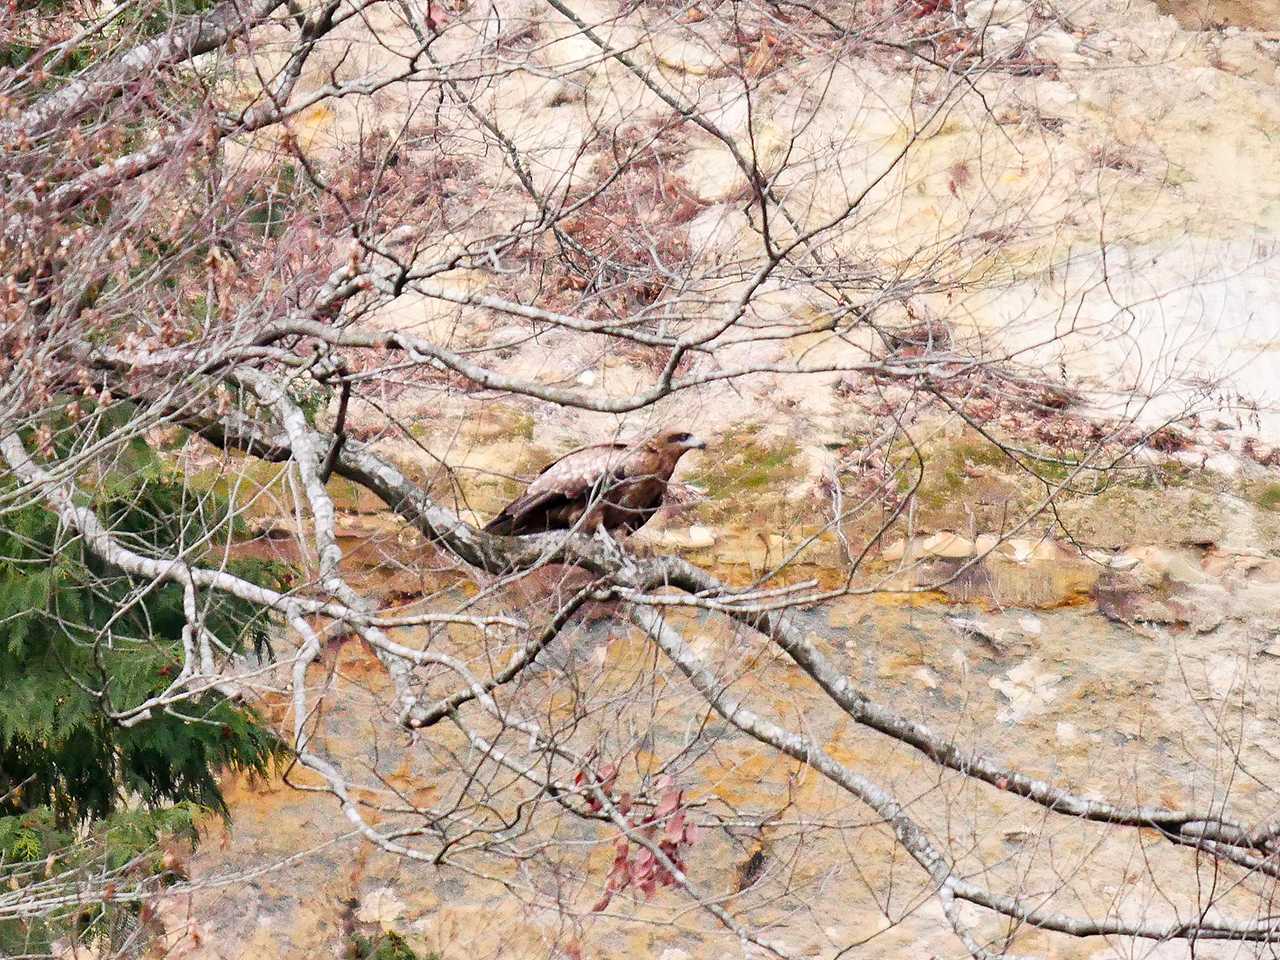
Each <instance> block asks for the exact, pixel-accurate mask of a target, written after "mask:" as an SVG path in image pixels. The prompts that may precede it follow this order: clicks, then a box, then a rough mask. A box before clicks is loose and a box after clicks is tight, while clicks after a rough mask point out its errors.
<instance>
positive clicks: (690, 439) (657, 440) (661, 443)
mask: <svg viewBox="0 0 1280 960" xmlns="http://www.w3.org/2000/svg"><path fill="white" fill-rule="evenodd" d="M653 443H654V445H655V446H657V447H658V449H659V450H661V451H664V452H667V453H674V454H675V455H676V456H677V457H679V456H680V455H681V454H683V453H684V452H685V451H686V450H705V449H707V444H706V442H705V441H703V440H699V439H698V438H697V437H695V436H694V435H693V434H692V433H689V432H688V431H687V430H683V429H681V428H679V427H671V428H668V429H666V430H663V431H661V432H660V433H659V434H658V435H657V436H656V437H654V438H653Z"/></svg>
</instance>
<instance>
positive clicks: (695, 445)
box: [485, 430, 706, 536]
mask: <svg viewBox="0 0 1280 960" xmlns="http://www.w3.org/2000/svg"><path fill="white" fill-rule="evenodd" d="M705 447H706V444H705V443H703V442H702V441H701V440H699V439H698V438H697V437H695V436H693V435H692V434H689V433H686V432H684V431H683V430H663V431H662V432H661V433H658V434H657V435H656V436H653V437H650V438H649V439H647V440H642V441H640V442H638V443H635V444H625V443H598V444H595V445H594V446H590V447H582V448H581V449H579V450H574V451H573V452H572V453H567V454H565V455H564V456H563V457H561V458H560V459H559V460H557V461H555V462H554V463H552V464H551V465H550V466H548V467H546V468H545V469H544V470H543V471H542V473H540V474H538V476H537V477H536V478H534V481H533V482H532V483H531V484H529V486H528V487H527V488H526V489H525V491H524V493H523V494H521V495H520V496H519V497H517V498H516V499H515V500H513V501H512V502H511V503H509V504H507V506H505V507H504V508H503V510H502V512H501V513H500V514H498V515H497V516H496V517H494V518H493V519H492V520H490V521H489V522H488V523H487V524H486V525H485V530H486V531H488V532H489V533H497V534H502V535H503V536H519V535H522V534H526V533H544V532H545V531H547V530H567V529H569V528H570V527H577V529H579V530H583V531H585V532H588V533H591V532H594V531H596V530H598V529H599V528H601V527H603V528H604V529H605V530H608V531H609V532H613V531H614V530H618V529H621V530H622V531H623V533H631V532H632V531H634V530H638V529H640V528H641V527H643V526H644V525H645V523H647V522H648V521H649V518H650V517H652V516H653V515H654V514H655V513H657V512H658V508H659V507H661V506H662V498H663V496H664V495H665V494H666V492H667V481H668V480H670V479H671V473H672V471H673V470H675V468H676V463H677V461H679V459H680V458H681V457H682V456H684V455H685V453H686V452H687V451H689V450H702V449H704V448H705ZM579 522H581V525H579Z"/></svg>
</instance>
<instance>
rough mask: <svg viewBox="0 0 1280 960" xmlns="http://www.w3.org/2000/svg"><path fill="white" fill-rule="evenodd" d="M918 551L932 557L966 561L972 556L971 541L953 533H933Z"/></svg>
mask: <svg viewBox="0 0 1280 960" xmlns="http://www.w3.org/2000/svg"><path fill="white" fill-rule="evenodd" d="M920 549H921V551H922V552H924V553H927V554H928V555H929V556H933V557H944V558H947V559H953V560H960V559H967V558H968V557H971V556H973V541H972V540H969V539H967V538H965V537H962V536H959V535H958V534H955V533H947V532H943V533H935V534H934V535H933V536H931V537H927V538H926V539H925V541H924V542H923V543H922V544H920Z"/></svg>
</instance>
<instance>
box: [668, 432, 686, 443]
mask: <svg viewBox="0 0 1280 960" xmlns="http://www.w3.org/2000/svg"><path fill="white" fill-rule="evenodd" d="M688 439H689V434H687V433H677V434H676V435H675V436H674V437H672V438H671V442H672V443H684V442H685V441H686V440H688Z"/></svg>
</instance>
